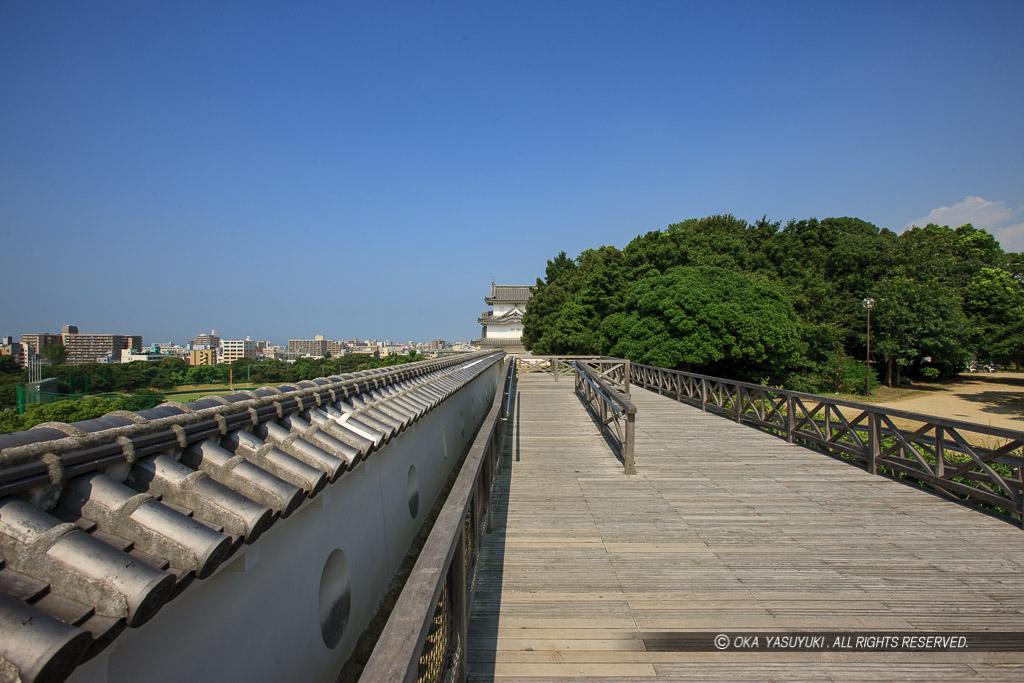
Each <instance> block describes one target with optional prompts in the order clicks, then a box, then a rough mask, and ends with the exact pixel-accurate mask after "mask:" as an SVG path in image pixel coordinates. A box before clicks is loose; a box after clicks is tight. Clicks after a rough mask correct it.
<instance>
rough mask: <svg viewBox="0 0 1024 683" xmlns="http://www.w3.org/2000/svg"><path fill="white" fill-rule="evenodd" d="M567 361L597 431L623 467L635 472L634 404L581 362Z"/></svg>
mask: <svg viewBox="0 0 1024 683" xmlns="http://www.w3.org/2000/svg"><path fill="white" fill-rule="evenodd" d="M570 365H571V367H572V368H573V370H575V372H576V395H577V396H579V397H580V400H581V401H583V405H584V406H586V409H587V412H589V413H590V414H591V415H592V416H593V418H594V419H595V420H596V421H597V423H598V427H599V428H600V429H601V433H602V434H604V435H605V437H607V438H608V440H609V441H610V442H611V443H612V446H613V447H614V448H615V450H616V451H617V452H618V453H619V455H621V456H622V463H623V471H624V472H625V473H626V474H636V466H635V463H634V443H635V440H636V439H635V433H636V406H635V405H633V403H632V402H631V401H630V400H629V399H628V398H626V397H625V396H623V395H622V394H621V393H619V392H618V391H617V390H616V389H615V388H613V387H611V386H609V385H608V383H607V382H606V381H605V379H604V378H603V377H601V376H600V375H598V374H597V373H596V372H594V370H593V369H592V368H590V367H589V366H587V365H586V364H585V363H582V362H577V361H570ZM609 408H610V409H611V412H610V414H609Z"/></svg>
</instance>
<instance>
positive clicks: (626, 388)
mask: <svg viewBox="0 0 1024 683" xmlns="http://www.w3.org/2000/svg"><path fill="white" fill-rule="evenodd" d="M632 372H633V366H632V361H629V360H627V361H626V366H625V367H624V368H623V374H622V386H623V389H624V391H623V393H625V394H626V398H629V376H630V373H632Z"/></svg>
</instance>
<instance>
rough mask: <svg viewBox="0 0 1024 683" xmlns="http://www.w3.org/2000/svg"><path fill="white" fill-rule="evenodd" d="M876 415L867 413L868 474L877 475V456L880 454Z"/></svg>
mask: <svg viewBox="0 0 1024 683" xmlns="http://www.w3.org/2000/svg"><path fill="white" fill-rule="evenodd" d="M879 427H880V425H879V420H878V415H876V414H875V413H868V463H867V464H868V472H870V473H871V474H878V455H879V454H880V453H881V452H882V444H881V437H882V434H881V429H879Z"/></svg>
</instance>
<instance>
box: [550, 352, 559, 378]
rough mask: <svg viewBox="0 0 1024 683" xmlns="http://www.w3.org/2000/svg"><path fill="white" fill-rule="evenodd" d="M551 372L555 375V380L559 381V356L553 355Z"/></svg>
mask: <svg viewBox="0 0 1024 683" xmlns="http://www.w3.org/2000/svg"><path fill="white" fill-rule="evenodd" d="M551 374H552V375H553V376H554V378H555V381H556V382H557V381H558V357H557V356H552V357H551Z"/></svg>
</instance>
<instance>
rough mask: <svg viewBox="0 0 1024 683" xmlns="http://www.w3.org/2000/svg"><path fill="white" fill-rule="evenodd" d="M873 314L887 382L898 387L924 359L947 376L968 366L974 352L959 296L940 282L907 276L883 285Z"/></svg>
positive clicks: (875, 346) (876, 344) (874, 338)
mask: <svg viewBox="0 0 1024 683" xmlns="http://www.w3.org/2000/svg"><path fill="white" fill-rule="evenodd" d="M875 299H876V303H875V308H874V309H873V310H872V312H871V322H872V348H873V350H874V351H876V352H877V353H878V354H880V355H881V356H882V357H883V358H884V359H885V364H886V373H885V381H886V384H890V385H892V384H894V383H895V384H899V382H900V379H901V375H902V374H903V373H904V372H905V371H906V370H907V369H908V368H909V369H914V368H920V367H921V365H922V363H923V362H925V361H924V359H925V358H930V359H931V360H930V361H928V362H929V363H930V364H931V365H933V366H936V367H937V368H939V370H940V371H941V372H943V373H944V374H947V375H949V374H953V373H955V372H957V371H959V369H960V368H961V367H962V366H963V363H964V360H965V359H966V357H967V356H968V354H969V351H968V348H967V333H968V329H969V326H968V322H967V317H966V316H965V315H964V313H963V310H962V309H961V305H960V297H959V296H958V294H957V292H956V291H955V290H953V289H952V288H950V287H949V286H947V285H944V284H941V283H936V282H919V281H915V280H910V279H908V278H903V277H892V278H888V279H886V280H884V281H882V282H881V283H879V285H878V288H877V296H876V297H875Z"/></svg>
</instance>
